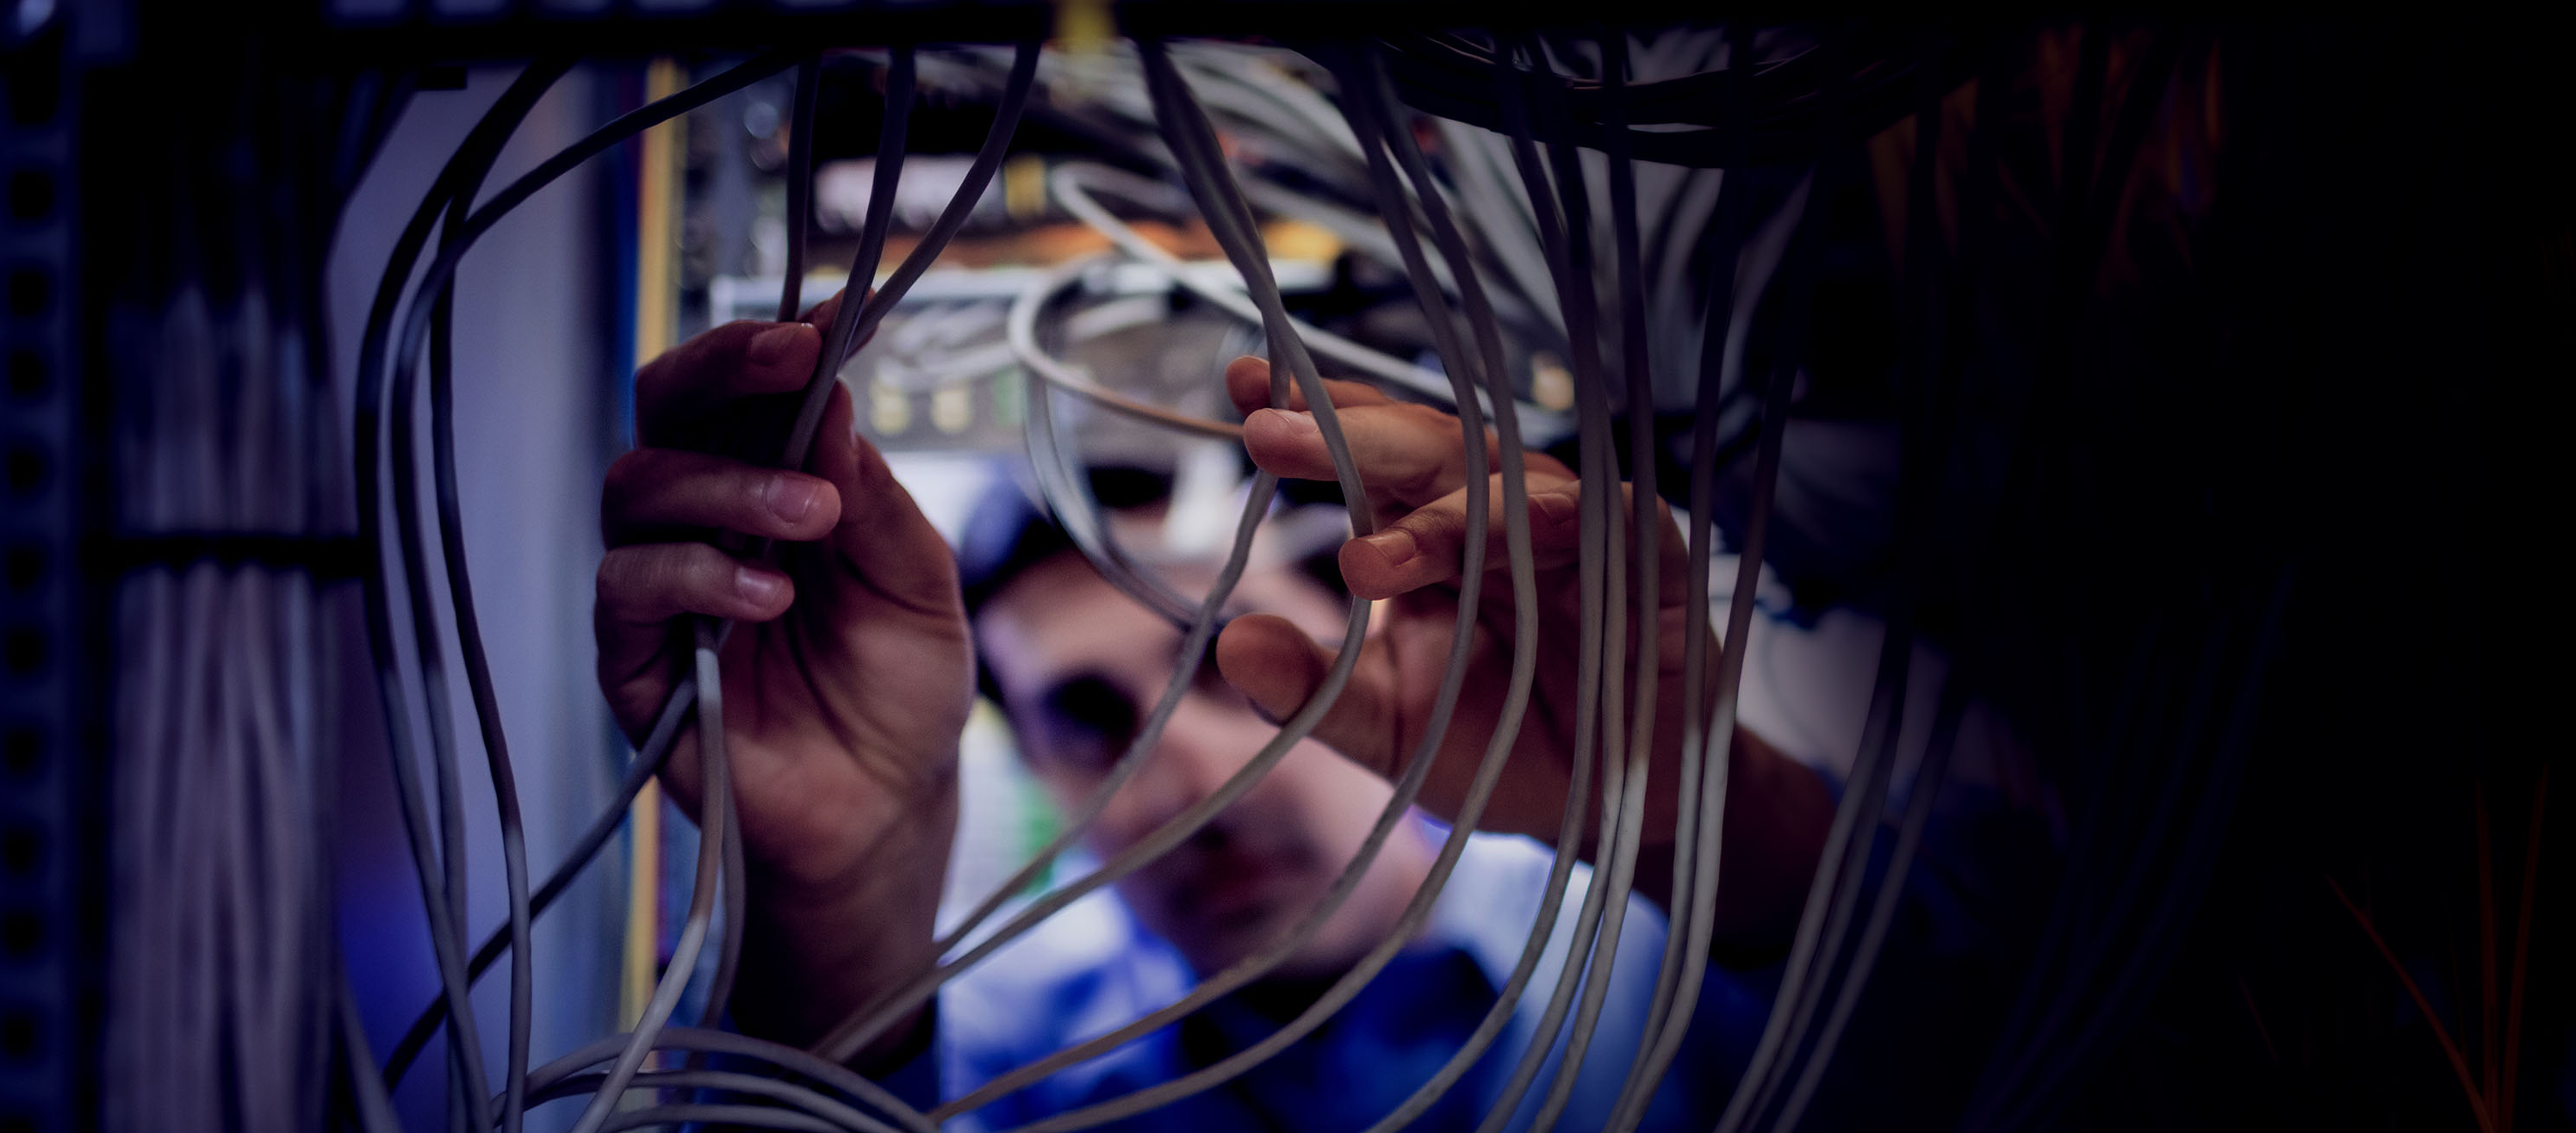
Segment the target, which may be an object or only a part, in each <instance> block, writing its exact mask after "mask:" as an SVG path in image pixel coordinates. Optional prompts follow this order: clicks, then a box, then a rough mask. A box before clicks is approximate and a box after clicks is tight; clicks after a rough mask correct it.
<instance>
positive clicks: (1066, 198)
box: [1047, 162, 1563, 431]
mask: <svg viewBox="0 0 2576 1133" xmlns="http://www.w3.org/2000/svg"><path fill="white" fill-rule="evenodd" d="M1047 181H1048V185H1049V187H1051V188H1052V189H1053V190H1054V192H1055V197H1056V200H1057V202H1058V203H1060V204H1062V205H1063V206H1064V209H1065V211H1066V212H1068V213H1071V214H1073V216H1074V218H1075V219H1077V220H1080V221H1082V222H1083V223H1084V224H1086V225H1089V226H1090V227H1091V228H1092V229H1093V230H1095V231H1097V232H1099V233H1100V234H1101V235H1103V236H1107V237H1108V238H1109V241H1110V243H1112V244H1115V245H1117V247H1118V249H1119V250H1120V251H1122V252H1125V253H1127V254H1128V255H1130V256H1133V257H1135V258H1136V259H1139V260H1142V261H1144V262H1146V263H1149V264H1153V265H1154V266H1156V267H1159V268H1162V269H1163V270H1164V272H1165V273H1166V274H1168V275H1170V276H1171V277H1172V282H1173V283H1175V284H1177V285H1179V286H1180V287H1181V288H1182V289H1183V290H1186V291H1188V292H1189V293H1190V294H1192V295H1196V296H1198V297H1199V298H1201V299H1204V300H1206V301H1207V302H1209V303H1211V304H1214V305H1215V306H1216V307H1217V308H1218V309H1219V310H1222V311H1225V312H1226V313H1228V314H1231V315H1234V316H1235V317H1237V318H1240V319H1244V320H1246V321H1248V322H1255V323H1261V322H1265V321H1266V319H1267V316H1266V315H1265V314H1264V313H1263V312H1262V311H1261V310H1260V308H1259V306H1258V305H1257V304H1255V303H1254V302H1253V301H1252V300H1251V299H1250V298H1248V297H1246V295H1245V294H1244V293H1243V292H1240V291H1236V290H1234V289H1232V288H1228V287H1220V286H1215V285H1213V284H1210V283H1208V282H1207V281H1206V280H1204V279H1202V278H1200V277H1199V275H1198V274H1197V273H1196V272H1192V271H1190V270H1189V268H1188V266H1187V265H1186V264H1184V263H1183V261H1182V260H1181V258H1180V257H1178V256H1175V255H1173V254H1171V253H1170V252H1167V251H1164V250H1163V249H1162V248H1161V247H1160V246H1159V245H1156V244H1155V243H1154V242H1153V241H1150V240H1147V239H1145V238H1144V237H1143V236H1142V235H1139V234H1138V233H1137V232H1136V230H1135V229H1134V228H1132V227H1129V226H1128V224H1127V223H1126V222H1125V221H1122V220H1119V219H1118V218H1117V217H1116V216H1115V215H1113V214H1112V213H1110V211H1109V210H1108V209H1105V208H1102V207H1101V206H1100V204H1099V202H1098V201H1095V200H1093V199H1092V196H1091V195H1092V194H1093V193H1095V192H1108V193H1115V194H1118V195H1119V196H1122V197H1126V198H1128V199H1131V200H1135V201H1138V202H1140V203H1143V202H1151V201H1152V200H1154V199H1155V198H1156V197H1157V196H1159V195H1160V194H1159V192H1158V190H1159V188H1160V186H1157V185H1155V184H1154V183H1153V182H1150V181H1145V180H1143V179H1142V178H1139V177H1137V176H1135V175H1134V174H1130V173H1125V172H1122V171H1119V170H1115V169H1111V168H1109V167H1107V166H1101V165H1090V164H1086V163H1082V162H1068V163H1066V164H1064V165H1060V166H1057V167H1056V168H1055V170H1054V171H1053V172H1051V173H1049V174H1048V175H1047ZM1209 227H1210V229H1211V231H1213V230H1214V228H1215V222H1214V219H1213V218H1211V219H1210V223H1209ZM1267 266H1268V262H1267V261H1266V260H1265V261H1264V267H1265V268H1266V267H1267ZM1289 323H1290V325H1291V326H1293V327H1294V328H1295V329H1296V331H1297V333H1298V334H1299V335H1301V336H1303V339H1304V340H1305V341H1306V342H1308V343H1310V344H1311V345H1312V346H1313V347H1314V351H1315V353H1317V354H1321V355H1323V356H1324V357H1326V358H1330V359H1332V360H1334V361H1336V362H1339V363H1342V364H1343V365H1345V366H1349V367H1351V368H1352V369H1354V370H1357V371H1358V372H1360V373H1361V374H1364V375H1367V376H1369V377H1371V378H1374V379H1376V380H1378V381H1381V382H1386V383H1391V384H1393V385H1396V386H1400V387H1402V388H1404V389H1406V390H1409V391H1411V392H1412V393H1415V394H1419V395H1423V396H1427V397H1431V398H1435V399H1438V400H1441V401H1446V400H1448V398H1449V397H1450V396H1451V391H1450V389H1449V380H1448V378H1446V377H1445V376H1443V375H1440V374H1435V373H1432V372H1431V371H1429V370H1426V369H1424V368H1422V367H1420V366H1417V365H1414V364H1413V363H1411V362H1407V361H1404V360H1403V359H1401V358H1396V357H1393V356H1391V355H1388V354H1386V353H1384V352H1383V351H1379V350H1374V349H1371V348H1369V347H1366V346H1362V345H1360V344H1359V343H1357V342H1353V341H1351V340H1350V339H1347V338H1344V337H1342V336H1340V335H1337V334H1334V333H1332V332H1331V331H1327V330H1324V329H1322V328H1320V327H1315V326H1312V325H1310V324H1307V323H1305V322H1303V321H1300V320H1297V319H1296V318H1294V317H1293V316H1290V317H1289ZM1519 410H1520V412H1521V414H1522V416H1523V417H1524V418H1525V420H1524V422H1523V423H1524V424H1535V425H1538V426H1540V427H1543V428H1544V427H1548V426H1552V425H1558V423H1560V422H1561V421H1562V420H1563V419H1562V418H1561V417H1560V416H1558V415H1557V414H1556V413H1554V412H1551V411H1549V410H1546V409H1542V408H1540V407H1538V406H1536V405H1530V404H1522V405H1521V406H1519ZM1559 431H1561V427H1560V429H1559Z"/></svg>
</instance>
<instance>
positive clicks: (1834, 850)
mask: <svg viewBox="0 0 2576 1133" xmlns="http://www.w3.org/2000/svg"><path fill="white" fill-rule="evenodd" d="M1814 193H1815V190H1814V188H1813V187H1812V186H1811V187H1810V191H1809V199H1810V201H1812V200H1813V199H1814ZM1818 227H1819V225H1817V224H1815V223H1804V222H1802V223H1801V224H1800V225H1799V226H1798V230H1797V233H1796V234H1795V235H1794V236H1793V237H1792V239H1791V246H1790V249H1789V251H1788V252H1787V253H1786V257H1787V258H1786V259H1785V260H1784V263H1785V264H1787V265H1790V267H1791V270H1793V271H1796V272H1797V275H1796V277H1795V279H1794V282H1793V283H1792V284H1791V286H1793V287H1795V288H1796V293H1795V294H1793V296H1792V298H1791V301H1790V304H1789V306H1788V316H1787V318H1786V319H1785V320H1784V323H1783V327H1782V335H1781V338H1780V341H1781V343H1782V344H1783V347H1782V349H1781V350H1780V352H1779V359H1778V361H1777V362H1776V363H1775V367H1774V369H1773V371H1772V375H1771V383H1772V384H1771V391H1770V395H1769V396H1770V402H1769V404H1768V405H1766V406H1765V408H1764V418H1763V419H1764V421H1765V422H1766V424H1765V426H1764V427H1765V429H1766V433H1765V435H1764V444H1765V445H1766V450H1765V451H1766V453H1767V452H1768V451H1769V449H1768V448H1767V446H1769V445H1771V444H1774V443H1776V442H1774V441H1773V440H1772V439H1771V438H1770V435H1769V433H1768V432H1767V430H1768V429H1769V425H1768V422H1769V421H1771V420H1772V419H1773V418H1774V417H1785V416H1786V414H1787V412H1788V398H1789V387H1790V385H1791V384H1792V383H1793V382H1794V381H1795V379H1796V365H1797V358H1796V351H1797V349H1798V345H1799V344H1800V343H1801V342H1802V341H1803V339H1804V334H1805V330H1806V319H1807V315H1808V313H1809V311H1808V305H1807V298H1808V294H1809V293H1810V292H1811V291H1812V284H1813V276H1814V272H1813V270H1812V265H1811V264H1808V263H1806V262H1805V261H1807V260H1810V259H1812V258H1813V257H1812V254H1811V253H1810V252H1808V251H1807V250H1808V249H1811V248H1812V244H1813V241H1814V240H1815V239H1817V236H1816V230H1817V229H1818ZM1775 409H1776V410H1777V412H1776V413H1775V412H1773V411H1774V410H1775ZM1765 459H1776V458H1771V457H1768V456H1766V458H1765ZM1757 474H1758V473H1757ZM1773 474H1774V475H1776V472H1774V473H1773ZM1890 636H1891V638H1892V637H1893V636H1894V633H1893V627H1891V634H1890ZM1907 653H1910V650H1908V651H1904V652H1900V651H1897V650H1892V649H1887V648H1885V647H1884V646H1883V647H1882V650H1881V657H1880V668H1881V675H1880V680H1879V681H1878V690H1877V691H1879V692H1885V691H1886V685H1887V683H1888V682H1887V676H1888V672H1887V670H1888V666H1889V664H1890V663H1891V662H1893V661H1899V660H1901V659H1903V658H1905V657H1906V655H1907ZM1884 699H1885V698H1883V697H1880V696H1877V695H1875V694H1874V695H1873V697H1872V705H1871V721H1870V723H1869V724H1868V725H1864V738H1863V743H1862V758H1861V760H1860V761H1859V764H1858V765H1857V767H1856V770H1855V774H1854V776H1853V778H1852V781H1851V782H1850V783H1849V784H1848V785H1847V786H1846V788H1845V792H1844V795H1843V799H1842V803H1841V804H1840V805H1839V806H1837V807H1836V808H1835V810H1834V821H1833V826H1832V828H1831V829H1829V830H1828V831H1827V832H1826V835H1825V845H1826V849H1825V852H1824V856H1823V858H1822V860H1821V861H1819V863H1818V865H1817V869H1816V876H1815V878H1814V879H1813V880H1812V881H1811V882H1810V883H1809V885H1808V889H1807V899H1806V902H1805V906H1804V911H1803V912H1801V913H1800V914H1799V918H1798V927H1797V931H1796V934H1795V935H1794V937H1793V939H1792V940H1791V942H1790V946H1789V959H1788V961H1787V964H1786V966H1785V969H1784V974H1783V976H1782V979H1781V987H1780V991H1779V994H1778V995H1777V996H1776V997H1775V998H1774V1000H1773V1002H1772V1007H1771V1014H1770V1018H1769V1019H1768V1020H1767V1021H1766V1022H1765V1023H1764V1024H1763V1030H1762V1037H1761V1039H1760V1040H1759V1041H1758V1042H1757V1043H1756V1044H1755V1047H1754V1052H1753V1058H1752V1061H1751V1062H1750V1063H1749V1065H1748V1068H1747V1070H1746V1071H1745V1077H1744V1079H1743V1081H1742V1083H1741V1084H1740V1085H1738V1086H1737V1088H1736V1091H1735V1096H1734V1097H1732V1098H1730V1099H1729V1100H1728V1102H1727V1108H1726V1113H1725V1116H1724V1117H1723V1118H1722V1119H1721V1120H1720V1122H1719V1124H1718V1129H1719V1130H1720V1131H1721V1133H1735V1131H1736V1130H1738V1129H1740V1128H1742V1126H1743V1123H1744V1121H1745V1120H1747V1118H1748V1117H1749V1116H1750V1115H1751V1114H1753V1113H1754V1112H1756V1111H1758V1110H1759V1108H1760V1103H1761V1101H1762V1100H1763V1099H1762V1095H1765V1094H1767V1093H1768V1088H1767V1086H1766V1083H1767V1082H1769V1081H1770V1080H1771V1079H1772V1078H1773V1077H1774V1067H1776V1065H1777V1064H1778V1061H1779V1059H1780V1058H1781V1057H1782V1051H1783V1043H1784V1041H1785V1040H1786V1039H1788V1038H1789V1035H1788V1032H1789V1030H1790V1029H1791V1027H1792V1025H1793V1023H1792V1017H1793V1016H1794V1015H1796V1014H1797V1012H1796V1010H1795V1005H1796V1003H1797V1002H1798V1001H1799V999H1800V998H1801V997H1802V996H1804V995H1805V994H1806V993H1805V989H1806V987H1807V985H1808V984H1809V983H1810V982H1813V981H1814V980H1815V979H1816V978H1817V976H1816V967H1817V959H1816V956H1817V952H1818V948H1819V937H1820V936H1822V935H1824V934H1825V931H1826V928H1827V924H1826V922H1827V921H1828V920H1829V919H1830V918H1831V910H1830V909H1829V908H1828V906H1829V905H1836V906H1838V905H1839V903H1838V902H1836V901H1834V900H1833V897H1834V895H1835V893H1836V883H1837V881H1838V879H1839V877H1840V875H1841V874H1842V872H1843V870H1844V868H1845V867H1846V866H1847V864H1848V862H1849V858H1850V850H1851V848H1852V847H1853V846H1854V844H1855V843H1856V842H1857V841H1859V840H1860V839H1861V838H1865V837H1867V832H1865V831H1861V830H1858V829H1856V828H1857V827H1860V826H1862V825H1863V820H1862V818H1861V815H1862V814H1863V813H1864V812H1865V813H1867V814H1869V815H1870V816H1871V818H1870V819H1869V820H1868V821H1867V823H1866V825H1867V826H1868V827H1870V828H1871V829H1872V830H1874V829H1875V827H1876V826H1877V825H1878V823H1877V819H1876V815H1877V813H1878V810H1879V806H1880V793H1881V791H1882V790H1883V788H1884V786H1885V782H1884V776H1883V775H1882V774H1880V773H1881V772H1883V771H1884V761H1883V760H1881V759H1879V758H1877V756H1878V754H1879V753H1880V752H1881V751H1882V750H1884V749H1885V748H1887V747H1891V746H1892V744H1877V743H1872V742H1870V741H1871V740H1872V739H1874V738H1875V737H1876V736H1877V735H1879V734H1880V733H1879V732H1876V731H1872V730H1871V729H1872V728H1873V727H1876V726H1879V725H1880V724H1881V723H1882V722H1883V721H1884V719H1885V715H1884V709H1885V708H1886V707H1887V706H1886V705H1885V704H1883V703H1882V701H1883V700H1884ZM1886 731H1887V732H1888V733H1889V734H1892V732H1893V730H1892V729H1887V730H1886ZM1828 955H1830V953H1828Z"/></svg>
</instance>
